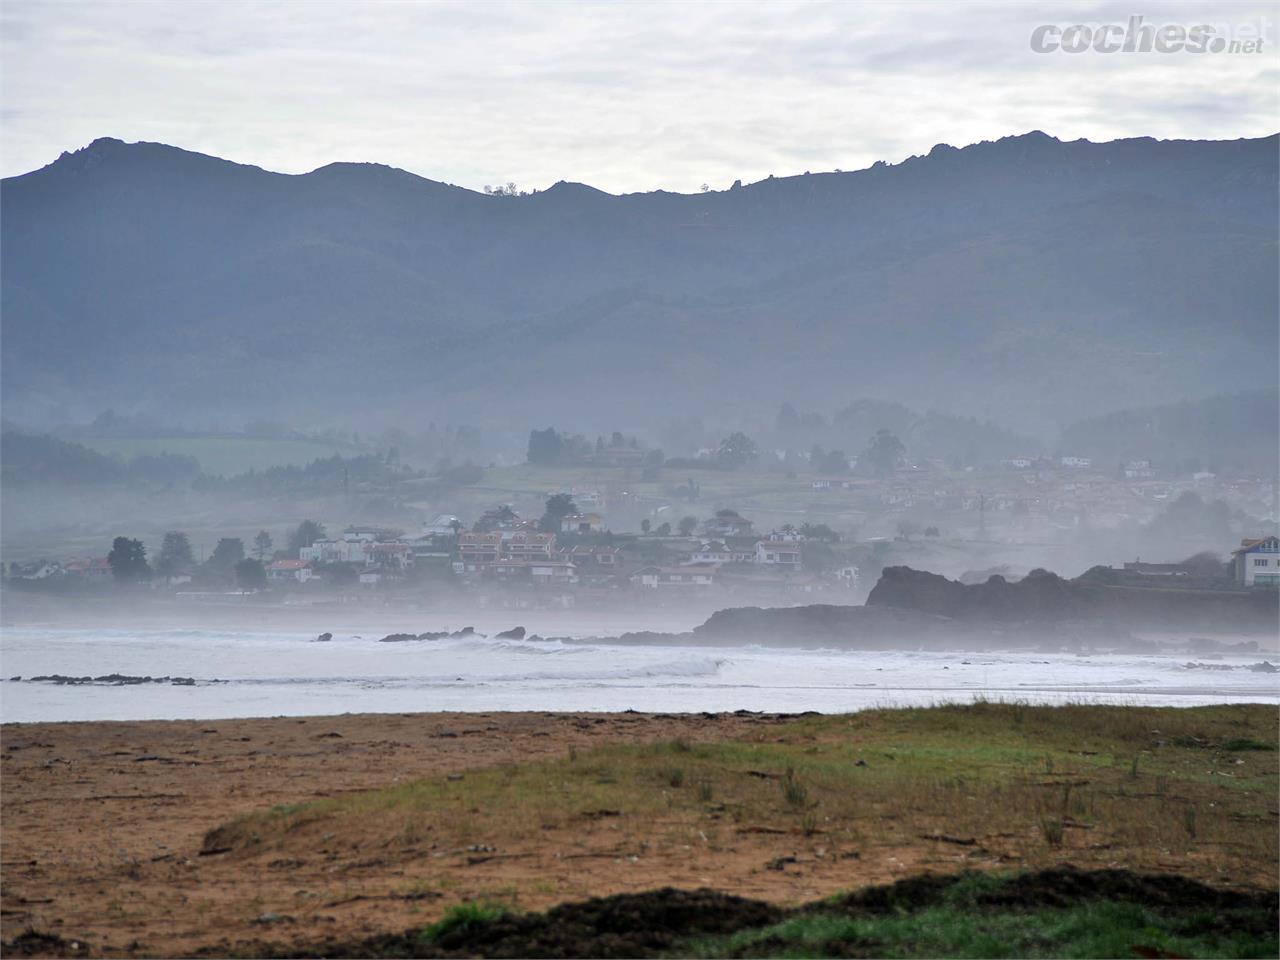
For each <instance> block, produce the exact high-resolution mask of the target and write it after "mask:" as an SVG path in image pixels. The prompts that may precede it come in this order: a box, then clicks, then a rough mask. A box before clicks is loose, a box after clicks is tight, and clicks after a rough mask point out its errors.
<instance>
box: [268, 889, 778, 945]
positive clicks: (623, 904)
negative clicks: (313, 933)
mask: <svg viewBox="0 0 1280 960" xmlns="http://www.w3.org/2000/svg"><path fill="white" fill-rule="evenodd" d="M787 914H788V911H786V910H784V909H782V908H780V907H775V906H772V905H771V904H768V903H762V902H760V901H758V900H747V899H744V898H742V897H734V896H730V895H728V894H724V893H718V892H717V891H715V890H674V889H672V888H670V887H668V888H664V889H662V890H652V891H649V892H646V893H635V894H630V893H627V894H618V895H616V896H612V897H600V898H597V899H593V900H586V901H583V902H581V903H566V904H562V905H561V906H558V907H555V908H553V909H551V910H548V911H547V912H546V913H540V914H524V915H517V914H508V915H505V916H501V917H497V918H495V919H493V920H489V921H487V922H485V923H483V924H462V925H459V926H458V927H456V928H455V929H453V930H450V931H449V932H447V933H443V934H441V935H439V936H437V937H435V938H434V939H425V938H423V937H422V936H421V935H420V934H419V932H418V931H407V932H405V933H403V934H396V935H392V936H384V937H374V938H372V939H370V940H364V941H360V942H357V943H324V944H320V945H318V946H311V947H299V946H293V947H288V948H285V949H282V950H279V951H278V952H277V951H276V950H274V949H273V950H269V951H267V952H266V953H265V954H264V955H268V956H307V957H352V956H359V957H648V956H653V955H655V954H658V953H661V952H663V951H665V950H669V949H671V948H672V947H673V946H675V944H677V943H678V942H679V941H680V940H682V939H683V938H685V937H689V936H698V935H703V934H723V933H733V932H734V931H737V930H745V929H749V928H754V927H762V926H767V925H769V924H771V923H777V922H778V921H779V920H781V919H783V918H784V917H785V916H787Z"/></svg>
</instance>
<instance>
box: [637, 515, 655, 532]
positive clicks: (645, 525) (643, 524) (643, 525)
mask: <svg viewBox="0 0 1280 960" xmlns="http://www.w3.org/2000/svg"><path fill="white" fill-rule="evenodd" d="M651 526H653V524H652V523H650V522H649V518H648V517H645V518H644V519H643V520H641V521H640V532H641V533H648V532H649V528H650V527H651Z"/></svg>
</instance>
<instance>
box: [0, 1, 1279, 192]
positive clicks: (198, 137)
mask: <svg viewBox="0 0 1280 960" xmlns="http://www.w3.org/2000/svg"><path fill="white" fill-rule="evenodd" d="M1145 6H1146V8H1147V9H1146V15H1147V19H1148V22H1178V23H1188V24H1189V23H1196V22H1213V23H1222V22H1240V21H1244V20H1249V19H1253V20H1259V19H1261V18H1263V17H1266V16H1269V14H1270V8H1269V7H1268V6H1267V5H1266V4H1261V3H1249V2H1240V3H1212V2H1204V3H1198V4H1197V3H1171V4H1155V5H1145ZM1130 13H1131V10H1130V9H1129V6H1128V5H1127V4H1114V3H1096V4H1084V5H1074V6H1071V7H1062V6H1058V5H1045V6H1037V5H1032V4H1022V5H1017V6H1013V5H1009V4H1004V3H966V4H942V3H930V2H905V3H897V2H880V3H863V4H847V3H843V2H840V0H812V2H801V3H787V4H774V3H757V2H738V3H732V4H727V3H668V2H628V3H626V4H619V3H609V2H602V3H595V2H589V3H586V2H584V3H570V2H566V3H554V4H552V3H544V4H534V3H486V4H473V3H463V2H439V3H436V2H420V3H417V2H377V0H374V2H358V3H346V2H328V0H326V2H309V0H293V2H288V3H283V2H277V3H260V2H248V0H218V2H202V0H189V2H185V3H182V4H173V3H168V2H163V0H158V2H156V0H127V2H116V0H95V2H86V3H78V2H65V3H59V4H48V3H45V2H36V0H7V2H6V3H5V4H4V6H3V7H0V17H2V18H3V21H2V23H0V27H2V40H0V42H2V44H3V47H2V50H0V53H2V54H3V56H2V61H0V70H2V72H3V88H2V89H3V96H4V105H3V109H4V113H3V118H2V119H0V123H2V124H3V133H4V137H3V142H4V146H3V156H2V157H0V161H2V169H3V172H4V174H5V175H12V174H17V173H22V172H25V171H27V170H30V169H33V168H35V167H38V166H41V165H43V164H45V163H48V162H49V161H51V160H53V159H54V158H55V157H56V156H57V155H58V154H59V153H60V152H61V151H62V150H66V149H74V148H76V147H79V146H82V145H84V144H85V143H87V142H88V141H89V140H92V139H93V138H94V137H97V136H105V135H109V136H117V137H120V138H121V139H125V140H138V139H145V140H158V141H163V142H166V143H173V144H175V145H177V146H181V147H185V148H188V149H193V150H199V151H201V152H204V153H211V154H215V155H218V156H225V157H227V158H228V159H232V160H237V161H240V162H246V163H253V164H257V165H259V166H262V167H266V168H268V169H273V170H280V171H284V172H303V171H306V170H309V169H313V168H315V167H317V166H321V165H323V164H325V163H328V162H331V161H334V160H373V161H378V162H383V163H389V164H392V165H395V166H400V167H404V168H405V169H408V170H411V171H413V172H415V173H418V174H421V175H423V176H427V177H431V178H433V179H439V180H446V181H449V182H454V183H459V184H462V185H465V186H470V187H479V186H481V185H483V184H485V183H497V182H506V181H508V180H515V181H517V182H518V183H520V184H521V185H523V186H531V187H541V186H546V185H548V184H550V183H552V182H554V181H556V180H560V179H566V180H577V181H582V182H586V183H591V184H593V185H596V186H598V187H600V188H602V189H605V190H609V191H611V192H627V191H635V190H648V189H655V188H665V189H674V190H685V191H688V190H695V189H697V187H698V185H699V184H701V183H703V182H708V183H711V184H712V185H714V186H726V185H728V184H729V183H731V182H732V181H733V180H735V179H739V178H741V179H743V180H747V181H750V180H755V179H760V178H762V177H764V176H767V175H769V174H770V173H774V174H779V175H782V174H788V173H796V172H801V171H803V170H821V169H834V168H836V167H841V168H843V169H855V168H857V167H860V166H866V165H868V164H870V163H872V162H874V161H875V160H878V159H886V160H890V161H893V160H899V159H902V158H905V157H907V156H910V155H912V154H917V153H923V152H925V151H927V150H928V149H929V147H930V146H932V145H933V144H934V143H937V142H949V143H953V144H956V145H962V144H966V143H971V142H974V141H977V140H982V139H993V138H997V137H1000V136H1004V135H1008V134H1012V133H1021V132H1025V131H1026V130H1029V129H1034V128H1039V129H1044V130H1046V131H1048V132H1050V133H1052V134H1054V135H1056V136H1058V137H1061V138H1062V139H1075V138H1077V137H1081V136H1085V137H1089V138H1090V139H1113V138H1116V137H1124V136H1140V135H1154V136H1161V137H1193V138H1195V137H1237V136H1259V135H1264V134H1267V133H1271V132H1274V129H1275V126H1276V123H1277V121H1276V116H1277V107H1278V106H1280V101H1278V99H1277V95H1276V93H1275V85H1274V76H1275V74H1276V69H1277V63H1278V62H1280V61H1278V60H1277V57H1276V52H1275V51H1276V47H1275V45H1274V44H1271V45H1270V47H1269V48H1268V49H1266V50H1264V52H1263V53H1262V54H1256V55H1245V54H1234V55H1220V56H1201V57H1194V56H1191V55H1176V54H1164V55H1157V54H1147V55H1127V56H1115V55H1113V56H1107V55H1100V54H1094V53H1086V54H1078V55H1068V54H1036V53H1033V52H1032V51H1031V49H1030V44H1029V37H1030V33H1031V30H1032V29H1034V27H1035V26H1036V25H1038V24H1041V23H1055V24H1062V23H1074V22H1091V21H1096V22H1124V21H1126V20H1127V18H1128V16H1129V14H1130Z"/></svg>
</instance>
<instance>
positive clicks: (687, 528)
mask: <svg viewBox="0 0 1280 960" xmlns="http://www.w3.org/2000/svg"><path fill="white" fill-rule="evenodd" d="M697 529H698V518H697V517H681V518H680V525H679V530H680V536H682V537H691V536H693V531H694V530H697Z"/></svg>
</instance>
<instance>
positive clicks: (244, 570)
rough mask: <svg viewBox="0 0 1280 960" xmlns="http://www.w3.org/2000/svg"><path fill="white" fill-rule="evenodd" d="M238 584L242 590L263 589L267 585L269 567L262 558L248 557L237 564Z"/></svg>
mask: <svg viewBox="0 0 1280 960" xmlns="http://www.w3.org/2000/svg"><path fill="white" fill-rule="evenodd" d="M235 570H236V584H237V585H238V586H239V587H240V589H241V590H261V589H262V588H263V587H265V586H266V585H267V568H266V567H264V566H263V565H262V561H261V560H255V559H253V558H248V559H245V560H241V561H240V562H239V563H237V564H236V567H235Z"/></svg>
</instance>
